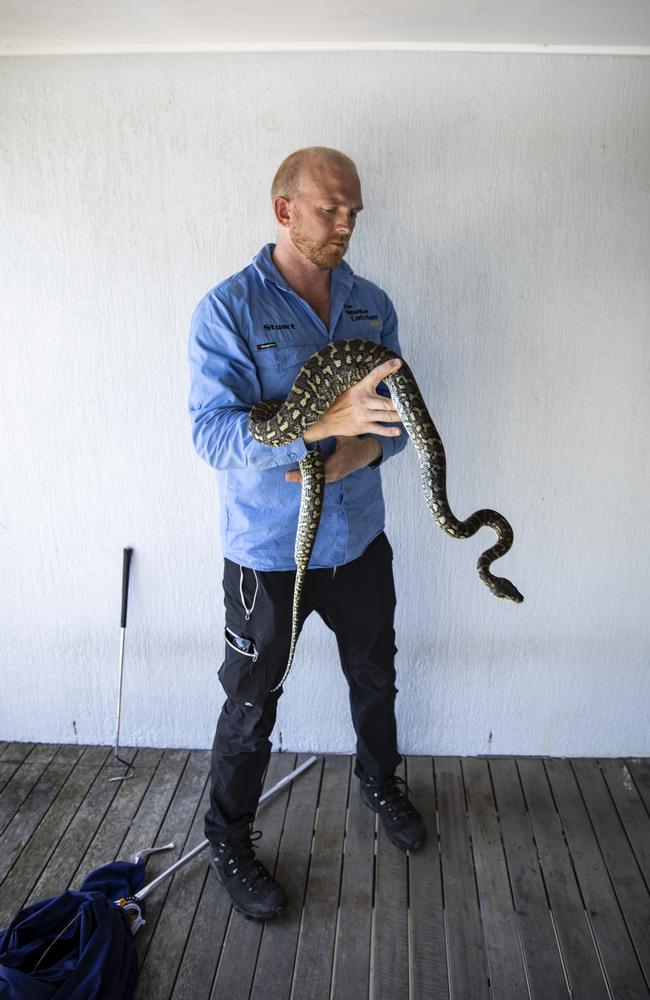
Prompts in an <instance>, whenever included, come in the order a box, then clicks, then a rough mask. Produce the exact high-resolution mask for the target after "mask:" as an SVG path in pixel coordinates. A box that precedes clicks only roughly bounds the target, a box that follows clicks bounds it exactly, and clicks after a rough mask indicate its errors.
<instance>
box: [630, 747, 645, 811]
mask: <svg viewBox="0 0 650 1000" xmlns="http://www.w3.org/2000/svg"><path fill="white" fill-rule="evenodd" d="M625 763H626V764H627V767H628V771H629V772H630V774H631V775H632V777H633V779H634V783H635V785H636V787H637V791H638V793H639V796H640V797H641V799H642V801H643V804H644V805H645V807H646V809H647V810H648V812H650V758H648V757H644V758H639V757H630V758H628V759H627V760H626V762H625Z"/></svg>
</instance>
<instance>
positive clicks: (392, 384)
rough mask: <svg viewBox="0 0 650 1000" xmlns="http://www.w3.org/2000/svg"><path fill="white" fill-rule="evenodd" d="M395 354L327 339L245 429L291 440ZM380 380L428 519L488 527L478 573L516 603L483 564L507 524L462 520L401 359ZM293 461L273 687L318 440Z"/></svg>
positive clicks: (480, 514) (311, 506) (493, 554)
mask: <svg viewBox="0 0 650 1000" xmlns="http://www.w3.org/2000/svg"><path fill="white" fill-rule="evenodd" d="M396 357H398V355H397V354H395V353H394V352H393V351H391V350H389V349H388V348H387V347H383V346H382V345H381V344H376V343H374V342H373V341H371V340H337V341H334V342H332V343H330V344H327V346H326V347H323V348H321V350H319V351H317V352H316V353H315V354H313V355H312V356H311V357H310V358H309V359H308V360H307V361H306V362H305V364H304V366H303V368H302V369H301V371H300V372H299V374H298V376H297V377H296V380H295V382H294V383H293V386H292V387H291V390H290V391H289V395H288V397H287V399H286V400H285V401H282V400H279V399H267V400H262V401H261V402H259V403H256V404H255V406H254V407H253V408H252V410H251V412H250V416H249V421H248V426H249V430H250V432H251V435H252V436H253V437H254V438H255V440H256V441H259V442H260V443H261V444H266V445H269V446H270V447H272V448H273V447H278V446H279V445H283V444H289V443H290V442H291V441H295V440H296V438H299V437H301V436H302V435H303V434H304V432H305V431H306V430H307V429H308V428H309V427H311V426H312V424H315V423H316V421H317V420H318V419H319V418H320V417H321V416H322V415H323V414H324V413H325V411H326V410H328V409H329V407H330V406H331V405H332V403H333V402H334V400H335V399H336V398H337V397H338V396H340V395H341V393H342V392H345V390H346V389H350V388H351V387H352V386H353V385H356V383H357V382H360V381H361V379H362V378H365V376H366V375H367V374H368V373H369V372H371V371H372V369H373V368H376V367H377V365H380V364H382V363H383V362H384V361H389V360H390V359H391V358H396ZM383 381H384V383H385V384H386V386H387V387H388V390H389V392H390V395H391V398H392V400H393V404H394V406H395V409H396V410H397V412H398V413H399V416H400V420H401V421H402V423H403V425H404V428H405V430H406V433H407V434H408V436H409V437H410V438H411V441H412V442H413V444H414V445H415V449H416V451H417V453H418V459H419V462H420V474H421V479H422V492H423V493H424V499H425V500H426V503H427V506H428V508H429V510H430V511H431V513H432V514H433V516H434V518H435V520H436V521H437V522H438V524H439V525H440V527H441V528H442V529H443V531H446V532H447V534H448V535H452V536H453V537H454V538H471V537H472V535H475V534H476V532H477V531H478V530H479V528H482V527H488V528H493V529H494V531H495V532H496V533H497V536H498V540H497V542H496V543H495V544H494V545H493V546H492V547H491V548H489V549H487V550H486V551H485V552H484V553H483V555H482V556H481V557H480V558H479V560H478V563H477V569H478V575H479V577H480V578H481V580H482V581H483V583H484V584H485V585H486V587H488V588H489V590H490V591H491V592H492V593H493V594H494V595H495V597H503V598H506V599H507V600H510V601H515V602H516V603H517V604H519V603H521V602H522V601H523V597H522V595H521V594H520V593H519V591H518V590H517V588H516V587H515V586H514V584H513V583H511V582H510V580H506V579H505V578H504V577H499V576H493V575H492V573H490V565H491V564H492V563H493V562H494V561H495V560H496V559H499V558H500V557H501V556H503V555H505V554H506V552H508V551H509V549H510V548H511V546H512V542H513V532H512V528H511V527H510V524H509V523H508V521H507V520H506V519H505V517H504V516H503V515H502V514H499V513H498V512H497V511H495V510H487V509H486V510H477V511H476V512H475V513H474V514H472V515H471V516H470V517H467V518H465V520H464V521H459V520H458V518H457V517H455V516H454V514H453V513H452V511H451V508H450V507H449V503H448V501H447V492H446V487H445V470H446V461H445V449H444V447H443V444H442V441H441V439H440V435H439V434H438V431H437V430H436V427H435V424H434V423H433V420H432V419H431V417H430V415H429V411H428V410H427V408H426V405H425V403H424V400H423V399H422V394H421V393H420V390H419V389H418V385H417V382H416V381H415V378H414V377H413V373H412V372H411V369H410V368H409V367H408V365H407V364H406V363H405V362H404V361H402V364H401V366H400V367H399V368H398V369H397V371H395V372H393V373H391V374H390V375H387V376H386V378H384V379H383ZM299 467H300V472H301V474H302V493H301V498H300V512H299V515H298V531H297V534H296V545H295V553H294V555H295V560H296V581H295V585H294V595H293V610H292V618H291V643H290V647H289V658H288V662H287V667H286V670H285V672H284V676H283V677H282V680H281V681H280V683H279V684H277V685H276V686H275V687H274V688H272V689H271V690H272V691H277V690H278V689H279V688H280V687H281V685H282V683H283V682H284V680H285V679H286V677H287V674H288V673H289V670H290V669H291V664H292V662H293V655H294V652H295V648H296V642H297V639H298V632H299V629H300V623H299V616H300V598H301V594H302V588H303V584H304V581H305V575H306V573H307V567H308V565H309V559H310V557H311V553H312V549H313V547H314V542H315V540H316V532H317V531H318V524H319V521H320V516H321V510H322V506H323V492H324V486H325V470H324V459H323V456H322V454H321V452H320V450H319V448H318V445H316V446H315V447H314V449H313V451H309V452H308V453H307V455H305V457H304V458H303V459H302V460H301V461H300V462H299Z"/></svg>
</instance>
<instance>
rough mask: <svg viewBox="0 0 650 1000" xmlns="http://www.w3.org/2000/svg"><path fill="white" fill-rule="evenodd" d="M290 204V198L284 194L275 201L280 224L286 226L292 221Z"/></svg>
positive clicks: (274, 209) (275, 210)
mask: <svg viewBox="0 0 650 1000" xmlns="http://www.w3.org/2000/svg"><path fill="white" fill-rule="evenodd" d="M289 204H290V203H289V199H288V198H285V197H284V195H280V196H279V197H278V198H276V199H275V201H274V203H273V211H274V212H275V217H276V219H277V220H278V225H280V226H284V227H285V228H286V227H287V226H288V225H289V223H290V221H291V209H290V207H289Z"/></svg>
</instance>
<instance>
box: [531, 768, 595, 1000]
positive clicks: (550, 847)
mask: <svg viewBox="0 0 650 1000" xmlns="http://www.w3.org/2000/svg"><path fill="white" fill-rule="evenodd" d="M517 765H518V769H519V774H520V777H521V782H522V786H523V789H524V795H525V797H526V803H527V806H528V813H529V815H530V820H531V824H532V828H533V836H534V837H535V842H536V844H537V851H538V854H539V862H540V866H541V869H542V874H543V876H544V883H545V885H546V891H547V893H548V898H549V901H550V904H551V911H552V913H553V918H554V921H555V927H556V930H557V935H558V939H559V942H560V947H561V949H562V956H563V958H564V965H565V969H566V972H567V978H568V981H569V987H570V989H572V990H573V993H572V997H573V998H575V1000H608V998H609V994H608V991H607V987H606V985H605V980H604V978H603V973H602V971H601V967H600V962H599V959H598V954H597V952H596V949H595V947H594V942H593V939H592V936H591V930H590V926H589V923H588V920H587V916H586V914H585V910H584V906H583V902H582V898H581V896H580V891H579V889H578V884H577V882H576V878H575V874H574V871H573V865H572V862H571V858H570V856H569V852H568V850H567V847H566V844H565V842H564V833H563V830H562V825H561V823H560V818H559V816H558V814H557V812H556V809H555V805H554V803H553V799H552V797H551V790H550V788H549V784H548V780H547V777H546V771H545V770H544V764H543V761H541V760H538V759H534V758H519V759H518V761H517Z"/></svg>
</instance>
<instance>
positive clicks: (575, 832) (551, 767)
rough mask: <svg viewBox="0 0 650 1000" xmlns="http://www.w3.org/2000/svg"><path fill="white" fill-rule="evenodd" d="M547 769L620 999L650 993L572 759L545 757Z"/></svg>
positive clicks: (574, 863) (597, 935) (603, 957)
mask: <svg viewBox="0 0 650 1000" xmlns="http://www.w3.org/2000/svg"><path fill="white" fill-rule="evenodd" d="M546 770H547V773H548V776H549V779H550V782H551V787H552V790H553V794H554V797H555V801H556V804H557V808H558V811H559V814H560V818H561V820H562V826H563V827H564V832H565V834H566V837H567V841H568V844H569V850H570V851H571V856H572V860H573V865H574V868H575V871H576V875H577V878H578V882H579V884H580V889H581V892H582V896H583V899H584V902H585V907H586V909H587V913H588V914H589V919H590V921H591V926H592V930H593V933H594V936H595V938H596V942H597V944H598V948H599V950H600V954H601V957H602V960H603V962H604V965H605V971H606V973H607V977H608V979H609V983H610V985H611V988H612V992H613V994H614V996H615V997H617V998H618V997H620V998H622V1000H623V998H626V997H627V998H630V1000H633V998H634V1000H636V998H638V997H643V996H646V997H647V996H649V995H650V994H648V990H647V985H646V982H645V979H644V977H643V973H642V971H641V968H640V966H639V963H638V961H637V958H636V955H635V953H634V948H633V946H632V942H631V941H630V937H629V934H628V932H627V928H626V926H625V921H624V920H623V916H622V914H621V911H620V909H619V906H618V901H617V899H616V895H615V894H614V891H613V889H612V884H611V882H610V880H609V875H608V873H607V867H606V865H605V862H604V861H603V857H602V855H601V853H600V849H599V847H598V842H597V840H596V838H595V836H594V831H593V829H592V826H591V823H590V821H589V815H588V814H587V810H586V809H585V807H584V803H583V801H582V798H581V796H580V792H579V789H578V785H577V783H576V778H575V774H574V773H573V770H572V768H571V763H570V762H569V761H568V760H547V761H546ZM646 945H647V942H646Z"/></svg>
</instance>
